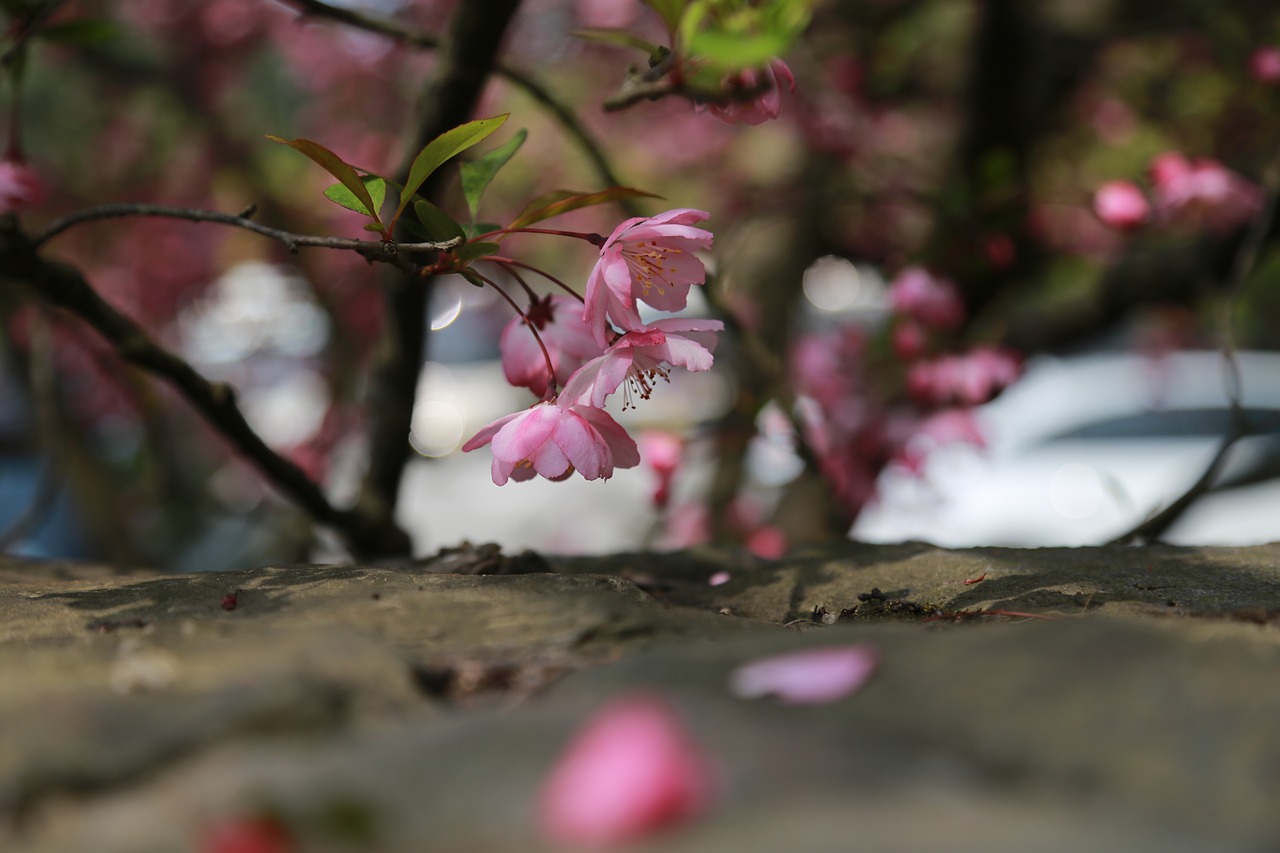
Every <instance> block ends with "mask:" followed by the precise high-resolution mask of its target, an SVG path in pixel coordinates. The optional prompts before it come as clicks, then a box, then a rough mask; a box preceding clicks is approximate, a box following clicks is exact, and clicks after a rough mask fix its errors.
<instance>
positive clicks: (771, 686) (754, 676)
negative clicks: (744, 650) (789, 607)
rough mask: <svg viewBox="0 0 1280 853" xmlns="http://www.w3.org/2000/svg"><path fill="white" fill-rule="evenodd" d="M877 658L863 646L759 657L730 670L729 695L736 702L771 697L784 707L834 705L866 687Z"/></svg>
mask: <svg viewBox="0 0 1280 853" xmlns="http://www.w3.org/2000/svg"><path fill="white" fill-rule="evenodd" d="M879 659H880V656H879V654H878V653H877V652H876V650H875V649H874V648H873V647H871V646H868V645H865V644H857V645H848V646H824V647H821V648H816V649H804V650H803V651H798V652H788V653H786V654H780V655H773V656H771V657H766V658H759V659H758V660H754V661H751V662H750V663H746V664H743V665H742V666H740V667H738V668H737V669H735V670H734V671H733V674H732V675H730V677H729V692H730V693H732V694H733V695H734V696H736V697H738V698H739V699H760V698H763V697H766V696H772V697H774V698H776V699H777V700H778V701H779V702H782V703H783V704H787V705H816V704H822V703H825V702H835V701H836V700H838V699H843V698H844V697H846V696H848V695H850V694H852V693H853V692H855V691H856V690H858V689H859V688H860V687H862V685H863V684H866V682H867V679H869V678H870V677H871V674H872V673H873V672H875V669H876V665H877V664H878V663H879Z"/></svg>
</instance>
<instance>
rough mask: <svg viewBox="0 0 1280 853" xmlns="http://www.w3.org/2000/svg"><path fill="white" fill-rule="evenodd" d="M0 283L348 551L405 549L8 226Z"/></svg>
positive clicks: (220, 386) (391, 531)
mask: <svg viewBox="0 0 1280 853" xmlns="http://www.w3.org/2000/svg"><path fill="white" fill-rule="evenodd" d="M0 278H2V279H8V280H12V281H16V282H21V283H23V284H26V285H27V286H28V287H29V288H31V290H32V291H33V293H34V295H35V296H36V297H37V298H39V299H41V300H43V301H44V302H46V303H48V304H50V305H54V306H57V307H59V308H62V309H64V310H66V311H68V312H70V313H71V314H73V315H75V316H76V317H78V318H80V319H81V320H82V321H84V322H85V323H87V324H88V325H89V326H91V327H92V328H93V329H94V330H95V331H97V332H98V334H100V335H102V337H104V338H105V339H106V340H107V341H108V342H109V343H110V344H111V345H112V346H113V347H114V348H115V350H116V352H118V353H119V354H120V355H121V356H122V357H123V358H125V359H126V360H127V361H130V362H132V363H133V364H135V365H137V366H138V367H141V368H142V369H143V370H146V371H147V372H149V373H151V374H153V375H154V376H156V377H158V378H160V379H163V380H164V381H166V382H168V383H169V384H170V385H171V386H173V387H174V388H175V389H176V390H177V391H178V392H179V393H180V394H181V395H182V396H183V397H184V398H186V400H187V401H188V402H189V403H190V404H191V405H192V406H193V407H194V408H195V409H196V411H198V412H199V413H200V415H201V416H202V417H203V418H204V419H205V420H206V421H207V422H208V423H209V424H210V425H212V426H213V427H214V428H215V429H216V430H217V431H218V432H219V433H221V434H222V435H223V436H225V437H226V438H227V439H228V440H229V441H230V442H231V443H232V444H233V445H234V446H235V447H236V449H237V450H239V451H240V452H241V453H242V454H244V456H245V457H247V458H248V459H249V460H250V461H251V462H253V464H254V465H256V466H257V468H258V469H259V471H261V472H262V473H263V475H264V476H265V477H266V478H267V480H268V481H270V482H271V483H272V484H273V485H274V486H276V488H278V489H279V490H280V491H281V492H283V493H284V494H285V495H286V496H287V497H288V498H290V499H291V500H293V501H294V502H295V503H297V504H298V505H299V506H301V507H302V508H303V509H304V510H305V511H306V512H307V513H308V514H310V515H311V517H312V518H314V519H315V520H316V521H317V522H319V523H321V524H324V525H327V526H329V527H332V528H334V529H335V530H336V531H337V532H338V533H339V534H340V535H342V537H343V538H344V539H345V540H346V542H347V543H348V544H349V546H350V547H351V548H352V550H353V551H354V552H355V553H356V554H359V555H362V556H383V555H391V554H406V553H408V552H409V550H410V544H409V537H408V536H407V535H406V534H405V532H404V531H403V530H401V529H400V528H399V527H397V526H395V524H394V523H393V522H391V521H389V520H387V519H382V518H371V517H369V516H366V515H364V514H362V513H360V512H358V511H354V510H341V509H337V508H335V507H334V506H333V505H332V504H330V503H329V501H328V499H327V498H326V497H325V496H324V493H323V492H322V491H321V490H320V488H319V487H318V486H317V485H316V484H315V483H313V482H312V481H311V480H310V478H308V477H307V475H306V474H305V473H304V472H303V471H302V469H301V468H299V467H298V466H297V465H294V464H293V463H292V462H290V461H289V460H287V459H285V458H284V457H282V456H280V455H279V454H277V453H276V452H275V451H274V450H272V449H271V448H270V447H268V446H267V445H266V443H265V442H263V440H262V439H261V438H260V437H259V436H258V434H257V433H255V432H254V431H253V429H252V428H251V427H250V426H249V424H248V422H247V421H246V420H245V418H244V415H243V413H241V411H240V409H239V407H238V406H237V405H236V401H235V392H234V390H233V389H232V388H231V387H230V386H229V385H226V384H225V383H214V382H209V381H208V380H207V379H205V378H204V377H203V376H201V375H200V374H199V373H198V372H197V371H196V370H195V369H194V368H193V367H191V365H190V364H188V363H187V362H186V361H184V360H183V359H181V358H179V357H178V356H176V355H174V354H173V353H171V352H169V351H168V350H166V349H164V348H162V347H161V346H159V345H158V344H156V343H155V342H154V341H153V340H152V339H151V337H150V336H149V335H148V334H147V333H146V331H145V330H144V329H142V328H141V327H140V326H139V325H138V324H136V323H135V322H133V321H132V320H130V319H129V318H128V317H125V316H124V315H123V314H121V313H119V312H118V311H116V310H115V308H113V307H112V306H111V305H110V304H108V303H107V302H106V301H105V300H103V299H102V297H101V296H99V295H98V293H97V292H96V291H95V290H94V289H93V287H92V285H90V284H89V282H88V281H87V280H86V279H85V278H84V276H83V275H82V274H81V273H80V271H79V270H77V269H76V268H74V267H72V266H70V265H68V264H64V263H59V262H55V261H50V260H47V259H45V258H42V257H40V255H39V254H38V253H37V252H36V246H35V244H34V243H33V242H32V241H31V240H30V239H29V238H28V237H26V235H24V234H22V233H21V232H20V231H18V230H17V229H16V228H13V227H8V228H4V229H3V230H0Z"/></svg>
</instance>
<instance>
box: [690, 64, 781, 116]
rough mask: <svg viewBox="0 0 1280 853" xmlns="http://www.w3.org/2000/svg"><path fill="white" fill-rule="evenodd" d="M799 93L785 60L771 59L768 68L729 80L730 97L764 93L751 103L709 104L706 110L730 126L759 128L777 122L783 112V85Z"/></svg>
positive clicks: (749, 100)
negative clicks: (732, 95)
mask: <svg viewBox="0 0 1280 853" xmlns="http://www.w3.org/2000/svg"><path fill="white" fill-rule="evenodd" d="M784 80H785V81H786V83H787V85H788V87H789V90H790V91H791V92H795V90H796V78H795V75H794V74H792V73H791V68H790V67H789V66H788V65H787V63H785V62H783V61H782V60H781V59H771V60H769V64H768V65H766V66H765V67H764V68H759V69H755V68H747V69H744V70H742V71H738V72H736V73H734V74H731V75H729V76H728V77H726V78H725V80H724V83H723V84H722V88H723V89H724V90H725V91H726V92H727V93H730V94H732V93H734V92H753V91H756V90H757V89H759V90H760V91H759V92H758V93H757V94H755V95H753V96H752V97H751V98H749V99H742V100H739V99H731V100H729V101H727V102H725V103H723V104H707V105H706V109H707V110H708V111H709V112H710V113H711V114H712V115H713V116H715V117H716V118H718V119H720V120H721V121H723V122H728V123H729V124H735V123H737V122H742V123H743V124H749V125H757V124H764V123H765V122H766V121H769V120H771V119H775V118H777V117H778V115H779V113H781V112H782V81H784Z"/></svg>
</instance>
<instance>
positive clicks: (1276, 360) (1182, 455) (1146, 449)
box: [851, 352, 1280, 547]
mask: <svg viewBox="0 0 1280 853" xmlns="http://www.w3.org/2000/svg"><path fill="white" fill-rule="evenodd" d="M1237 362H1238V364H1239V367H1240V374H1241V378H1242V388H1243V392H1242V397H1241V401H1242V405H1243V407H1244V408H1245V410H1246V413H1247V414H1248V416H1249V420H1250V424H1251V428H1252V429H1253V431H1254V433H1255V434H1254V435H1251V436H1250V437H1248V438H1246V439H1243V440H1242V441H1240V442H1238V443H1237V444H1236V446H1235V447H1234V448H1233V449H1232V451H1231V454H1230V456H1229V457H1228V460H1227V466H1226V468H1225V470H1224V471H1223V473H1222V475H1221V476H1220V478H1219V485H1220V486H1229V488H1220V489H1219V490H1218V491H1216V492H1214V493H1212V494H1208V495H1205V496H1203V497H1201V499H1200V500H1199V501H1197V502H1196V503H1195V504H1194V505H1193V506H1192V507H1191V508H1190V510H1189V511H1188V512H1187V513H1186V514H1185V515H1184V516H1182V518H1181V519H1179V520H1178V522H1177V523H1176V524H1175V525H1174V526H1173V527H1171V528H1170V529H1169V530H1168V531H1167V532H1166V533H1165V534H1164V535H1163V536H1162V537H1161V538H1162V540H1163V541H1167V542H1175V543H1182V544H1224V545H1225V544H1254V543H1260V542H1270V541H1275V540H1277V539H1280V480H1274V479H1271V478H1273V477H1275V476H1277V475H1280V464H1277V463H1278V461H1280V355H1276V354H1272V353H1241V354H1240V355H1239V356H1238V357H1237ZM1227 387H1228V386H1227V373H1226V371H1225V364H1224V361H1223V358H1222V356H1221V354H1219V353H1217V352H1185V353H1176V354H1170V355H1167V356H1162V357H1159V358H1153V357H1143V356H1138V355H1123V354H1106V355H1094V356H1087V357H1074V358H1070V359H1056V358H1048V357H1042V358H1038V359H1035V360H1033V361H1031V362H1029V363H1028V365H1027V370H1026V373H1025V375H1024V376H1023V377H1022V378H1021V379H1020V380H1019V381H1018V382H1017V383H1015V384H1014V385H1013V386H1012V387H1011V388H1009V389H1008V390H1007V391H1006V392H1005V393H1004V394H1003V395H1001V396H1000V397H999V398H998V399H996V400H994V401H993V402H991V403H989V404H987V405H986V406H983V407H982V408H981V409H979V410H978V412H977V416H978V419H979V424H980V425H981V427H982V429H983V431H984V435H985V436H986V437H987V440H988V446H987V447H986V448H985V449H975V448H972V447H964V446H949V447H943V448H940V449H938V450H936V451H934V453H933V454H932V455H931V456H930V458H929V460H928V462H927V464H926V467H925V469H924V472H923V475H922V476H915V475H912V474H910V473H908V472H906V471H904V470H901V469H896V468H895V469H891V470H887V471H886V472H884V474H883V475H882V477H881V479H880V497H879V500H878V501H877V502H876V503H875V504H874V505H872V506H869V507H867V509H866V510H864V512H863V513H862V515H861V516H860V517H859V518H858V520H857V522H856V523H855V525H854V527H853V529H852V531H851V536H853V537H854V538H856V539H859V540H863V541H870V542H891V541H902V540H907V539H917V540H924V541H929V542H934V543H936V544H939V545H945V546H952V547H958V546H971V545H1024V546H1025V545H1092V544H1100V543H1103V542H1106V541H1108V540H1110V539H1112V538H1114V537H1116V536H1118V535H1120V534H1122V533H1124V532H1126V531H1127V530H1129V529H1131V528H1132V527H1133V526H1134V525H1136V524H1138V523H1139V522H1141V521H1142V520H1144V519H1145V518H1147V517H1149V516H1150V515H1152V514H1153V513H1155V512H1157V511H1159V510H1160V509H1162V508H1164V507H1165V506H1167V505H1168V503H1169V502H1171V501H1172V500H1174V499H1176V498H1177V497H1178V496H1179V495H1181V494H1182V493H1183V492H1184V491H1185V490H1186V489H1187V487H1188V486H1190V485H1191V484H1192V483H1193V482H1195V480H1196V479H1198V478H1199V477H1200V475H1201V474H1202V472H1203V471H1204V469H1205V467H1206V466H1207V465H1208V463H1209V461H1210V460H1211V459H1212V458H1213V455H1214V453H1215V452H1216V450H1217V448H1218V446H1219V444H1220V443H1221V440H1222V436H1223V435H1224V434H1225V433H1226V432H1227V431H1228V428H1229V425H1230V422H1231V420H1230V419H1231V412H1230V404H1229V398H1228V395H1227V391H1226V388H1227Z"/></svg>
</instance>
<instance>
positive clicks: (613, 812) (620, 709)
mask: <svg viewBox="0 0 1280 853" xmlns="http://www.w3.org/2000/svg"><path fill="white" fill-rule="evenodd" d="M713 787H714V781H713V773H712V770H711V767H710V764H709V763H708V761H707V760H706V759H705V758H704V757H703V756H702V754H701V752H700V751H699V749H698V747H697V745H696V744H695V743H694V741H693V739H692V737H691V736H690V735H689V733H688V732H687V731H686V730H685V728H684V726H683V725H682V723H681V721H680V719H679V717H678V716H676V714H675V712H673V711H672V710H671V709H670V708H669V707H668V706H667V705H666V703H664V702H663V701H661V700H659V699H657V698H655V697H651V696H645V695H631V696H624V697H621V698H619V699H616V700H614V701H613V702H611V703H609V704H608V705H606V706H605V707H604V708H602V709H600V711H598V712H597V713H596V715H595V716H594V717H592V718H591V719H590V720H588V721H587V723H586V725H584V726H583V727H582V728H581V729H580V730H579V731H578V733H577V734H576V735H575V736H574V738H573V740H572V741H571V742H570V744H569V746H568V748H567V749H566V750H565V752H564V753H563V754H562V755H561V756H560V759H559V760H558V761H557V762H556V765H555V767H554V768H553V769H552V771H551V773H550V774H549V775H548V776H547V779H546V781H545V782H544V783H543V786H542V791H541V793H540V796H539V800H538V818H539V824H540V825H541V828H542V831H543V833H544V834H545V836H546V837H547V838H548V839H550V840H551V841H552V842H554V843H557V844H567V845H584V844H585V845H596V846H614V845H618V844H622V843H624V842H627V841H633V840H636V839H640V838H644V837H646V836H649V835H652V834H654V833H656V832H659V831H661V830H663V829H667V828H669V827H671V826H674V825H676V824H679V823H682V822H684V821H687V820H689V819H690V818H693V817H695V816H697V815H698V814H700V813H701V812H703V811H705V810H706V808H707V806H708V805H709V804H710V801H711V796H712V792H713Z"/></svg>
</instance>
